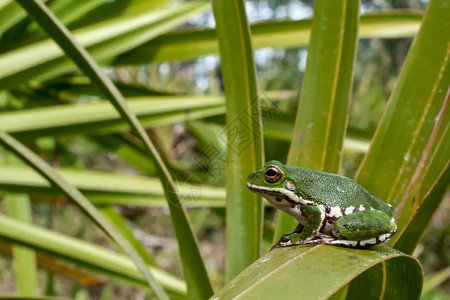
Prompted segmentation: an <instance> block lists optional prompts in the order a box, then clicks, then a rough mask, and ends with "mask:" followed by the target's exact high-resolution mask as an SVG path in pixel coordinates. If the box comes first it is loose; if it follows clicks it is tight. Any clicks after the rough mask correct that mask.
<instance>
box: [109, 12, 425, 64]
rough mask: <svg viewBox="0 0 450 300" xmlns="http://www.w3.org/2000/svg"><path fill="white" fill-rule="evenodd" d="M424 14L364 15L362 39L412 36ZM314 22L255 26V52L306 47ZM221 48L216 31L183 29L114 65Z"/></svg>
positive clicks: (192, 55) (178, 57)
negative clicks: (272, 48) (268, 48)
mask: <svg viewBox="0 0 450 300" xmlns="http://www.w3.org/2000/svg"><path fill="white" fill-rule="evenodd" d="M421 20H422V14H421V13H418V12H414V11H404V10H390V11H379V12H376V13H372V14H367V15H363V16H361V28H360V31H359V38H400V37H412V36H414V34H415V33H416V32H417V30H418V29H419V26H420V21H421ZM310 30H311V20H310V19H307V20H299V21H282V22H276V21H271V22H265V23H261V24H254V25H252V26H251V32H252V41H253V45H254V47H255V49H258V48H265V47H274V48H280V47H282V48H293V47H302V46H306V45H307V44H308V41H309V37H310ZM218 53H219V45H218V43H217V39H216V33H215V31H214V30H182V31H179V32H169V33H166V34H164V35H161V36H160V37H157V38H156V39H155V40H152V41H151V42H148V43H145V44H143V45H142V46H139V47H136V48H135V49H133V50H131V51H128V52H126V53H124V54H122V55H120V56H119V57H118V58H117V59H116V61H115V62H114V64H116V65H121V64H144V63H149V62H163V61H172V60H187V59H193V58H196V57H199V56H202V55H208V54H218Z"/></svg>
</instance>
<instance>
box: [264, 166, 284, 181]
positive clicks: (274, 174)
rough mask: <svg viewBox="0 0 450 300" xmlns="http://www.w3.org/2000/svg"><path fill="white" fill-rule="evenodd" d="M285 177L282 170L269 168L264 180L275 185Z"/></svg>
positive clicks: (274, 167)
mask: <svg viewBox="0 0 450 300" xmlns="http://www.w3.org/2000/svg"><path fill="white" fill-rule="evenodd" d="M282 176H283V172H281V170H280V168H278V167H277V166H268V167H267V168H266V171H265V173H264V178H265V179H266V181H267V182H269V183H275V182H277V181H278V180H280V178H281V177H282Z"/></svg>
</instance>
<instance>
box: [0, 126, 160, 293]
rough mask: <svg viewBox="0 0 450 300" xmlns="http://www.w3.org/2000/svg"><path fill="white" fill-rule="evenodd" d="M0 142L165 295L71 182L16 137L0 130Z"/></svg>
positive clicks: (142, 262)
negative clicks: (57, 191) (88, 220)
mask: <svg viewBox="0 0 450 300" xmlns="http://www.w3.org/2000/svg"><path fill="white" fill-rule="evenodd" d="M0 143H2V144H3V145H4V146H5V147H6V148H8V149H10V150H11V151H12V152H13V153H14V154H15V155H17V156H18V157H20V158H21V159H22V160H24V161H25V162H26V163H27V164H29V165H30V166H31V167H33V168H34V169H35V170H36V171H37V172H39V174H41V175H42V176H43V177H44V178H46V179H47V180H48V181H49V182H51V183H52V184H53V185H54V186H56V187H57V188H58V189H60V191H61V192H62V193H63V194H65V195H66V196H67V197H68V198H69V199H70V200H71V201H73V203H74V204H75V205H76V206H78V207H79V208H80V209H81V211H82V212H83V213H85V214H86V215H87V216H88V217H89V218H90V219H91V220H92V221H93V222H94V223H95V224H97V226H98V227H99V228H100V229H102V230H103V231H104V232H105V233H106V234H107V235H108V236H109V237H110V238H111V239H113V240H114V241H115V242H116V243H117V244H118V245H119V246H120V247H122V249H123V250H124V251H125V252H126V253H127V254H128V255H129V256H130V258H131V259H132V260H133V261H134V262H135V263H136V265H137V267H138V269H139V270H140V271H141V272H142V274H143V275H144V277H145V279H146V280H147V282H148V283H149V285H150V286H151V287H152V288H153V290H154V291H155V293H157V294H158V296H159V297H160V298H161V299H164V298H165V297H166V296H165V294H164V291H162V288H161V287H160V286H159V284H158V283H157V282H156V281H155V279H154V278H153V275H152V274H151V273H150V271H149V270H148V268H147V266H146V265H145V263H144V261H143V260H142V258H141V257H140V256H139V255H138V254H137V253H136V252H135V250H134V249H133V247H132V246H131V245H130V244H129V243H128V241H127V240H126V239H124V238H123V237H122V236H121V235H120V233H119V232H117V231H116V230H115V228H114V227H113V226H112V225H111V224H110V223H109V222H108V221H107V220H106V219H105V218H104V217H103V216H102V214H101V213H100V212H99V211H98V210H97V209H96V208H95V206H94V205H92V203H90V202H89V200H87V199H86V198H85V197H84V196H83V194H81V193H80V192H79V191H78V190H77V189H76V188H75V187H74V186H73V185H72V184H70V183H69V182H67V181H66V180H64V178H62V177H61V176H60V175H59V174H58V173H57V172H56V171H55V170H53V169H52V167H51V166H49V165H48V164H47V163H46V162H45V161H43V160H42V159H41V158H40V157H38V156H37V155H36V154H35V153H33V152H32V151H30V150H29V149H28V148H26V147H25V146H24V145H22V144H21V143H20V142H18V141H17V140H16V139H14V138H13V137H11V136H10V135H9V134H7V133H6V132H2V131H0Z"/></svg>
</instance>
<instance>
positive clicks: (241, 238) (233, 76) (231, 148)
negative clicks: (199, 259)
mask: <svg viewBox="0 0 450 300" xmlns="http://www.w3.org/2000/svg"><path fill="white" fill-rule="evenodd" d="M213 12H214V18H215V21H216V30H217V37H218V41H219V48H220V58H221V68H222V73H223V81H224V87H225V96H226V98H227V101H226V106H227V110H226V127H225V129H226V134H227V153H226V160H227V169H226V178H227V182H226V186H227V202H226V205H227V207H226V209H227V214H226V223H227V228H226V230H227V232H226V246H227V257H226V262H225V276H226V278H227V280H230V279H231V278H233V277H234V276H236V275H237V274H238V273H239V272H241V271H242V270H243V269H244V268H245V267H247V266H248V265H250V264H251V263H252V262H254V261H255V260H256V259H257V258H258V257H259V255H260V239H261V234H262V222H261V220H262V201H261V199H260V198H259V197H257V195H256V194H253V193H251V192H250V191H249V190H248V189H247V188H246V186H245V185H244V184H243V183H244V182H245V180H246V178H247V176H248V174H250V172H252V171H254V170H256V169H257V168H259V167H260V165H261V164H262V163H263V159H264V153H263V150H264V147H263V131H262V123H261V117H260V115H261V107H260V105H261V104H260V99H259V97H260V95H258V88H257V84H256V70H255V63H254V61H253V48H252V45H251V41H250V34H251V33H250V30H249V27H248V22H247V16H246V12H245V5H244V1H240V0H239V1H220V0H218V1H213ZM212 159H220V158H218V157H212Z"/></svg>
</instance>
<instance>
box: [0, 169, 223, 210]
mask: <svg viewBox="0 0 450 300" xmlns="http://www.w3.org/2000/svg"><path fill="white" fill-rule="evenodd" d="M58 173H59V174H60V175H61V176H62V177H63V178H64V179H65V180H67V181H68V182H70V183H72V184H73V185H74V186H76V187H77V189H79V190H80V191H82V192H83V194H85V195H86V196H87V197H88V198H89V200H91V201H92V202H93V203H95V204H98V205H102V204H123V205H139V206H142V205H143V206H166V205H167V201H166V200H165V192H164V189H163V187H162V186H161V184H160V181H159V179H158V178H154V177H143V176H125V175H118V174H111V173H106V172H93V171H78V170H70V169H59V170H58ZM198 188H200V193H199V194H197V192H198ZM0 190H2V191H7V192H13V193H20V192H22V193H28V194H31V195H50V196H55V195H59V194H60V193H59V191H58V189H56V188H54V187H52V186H51V185H50V184H49V183H48V182H47V181H46V180H45V179H44V178H42V177H41V176H39V174H37V173H36V172H33V170H30V169H29V168H26V167H18V166H6V165H0ZM179 190H180V191H179V192H180V196H181V197H182V198H184V199H192V200H193V201H194V202H193V203H192V204H194V206H210V207H223V206H224V204H225V190H224V189H223V188H219V187H212V186H207V185H204V184H202V185H201V186H200V187H197V186H194V187H193V186H190V185H189V183H185V184H180V185H179Z"/></svg>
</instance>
